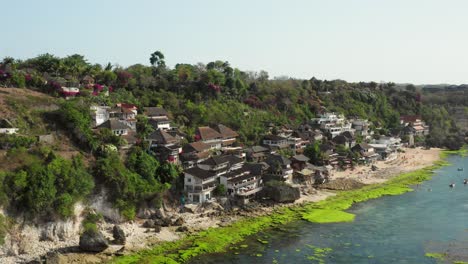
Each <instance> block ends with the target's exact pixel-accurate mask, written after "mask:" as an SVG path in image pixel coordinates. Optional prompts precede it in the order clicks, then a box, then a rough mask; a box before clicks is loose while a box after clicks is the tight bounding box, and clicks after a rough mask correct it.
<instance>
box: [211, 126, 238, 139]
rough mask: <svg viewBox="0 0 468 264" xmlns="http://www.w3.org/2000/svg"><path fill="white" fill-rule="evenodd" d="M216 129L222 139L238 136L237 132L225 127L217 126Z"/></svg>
mask: <svg viewBox="0 0 468 264" xmlns="http://www.w3.org/2000/svg"><path fill="white" fill-rule="evenodd" d="M216 128H217V129H216V130H217V131H218V132H219V133H220V134H221V135H222V136H223V138H233V137H238V136H239V134H237V132H235V131H234V130H232V129H230V128H229V127H227V126H225V125H222V124H219V125H218V126H217V127H216Z"/></svg>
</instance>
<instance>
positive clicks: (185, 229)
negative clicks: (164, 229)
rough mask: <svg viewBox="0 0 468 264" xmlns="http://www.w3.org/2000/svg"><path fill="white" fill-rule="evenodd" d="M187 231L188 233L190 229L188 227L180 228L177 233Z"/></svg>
mask: <svg viewBox="0 0 468 264" xmlns="http://www.w3.org/2000/svg"><path fill="white" fill-rule="evenodd" d="M187 231H188V227H186V226H179V227H178V228H177V229H176V232H187Z"/></svg>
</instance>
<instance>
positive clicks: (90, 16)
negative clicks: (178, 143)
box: [0, 0, 468, 84]
mask: <svg viewBox="0 0 468 264" xmlns="http://www.w3.org/2000/svg"><path fill="white" fill-rule="evenodd" d="M467 10H468V1H465V0H438V1H435V0H235V1H227V0H167V1H159V0H132V1H130V0H127V1H123V0H79V1H78V0H75V1H72V0H69V1H66V0H41V1H36V0H29V1H28V0H14V1H11V0H0V12H1V14H2V19H1V21H2V22H1V26H0V59H1V58H3V57H6V56H11V57H14V58H18V59H26V58H31V57H34V56H37V55H39V54H43V53H52V54H54V55H57V56H60V57H63V56H67V55H71V54H76V53H78V54H82V55H85V57H86V58H87V59H88V61H89V62H92V63H101V64H105V63H107V62H111V63H113V64H118V65H121V66H129V65H132V64H136V63H142V64H148V65H149V57H150V54H151V53H152V52H154V51H156V50H160V51H161V52H163V53H164V55H165V57H166V64H167V65H168V66H170V67H173V66H174V65H175V64H177V63H198V62H202V63H208V62H210V61H215V60H223V61H229V63H230V64H231V66H234V67H237V68H239V69H241V70H250V71H260V70H265V71H267V72H268V73H269V75H270V77H274V76H290V77H294V78H305V79H309V78H311V77H313V76H315V77H316V78H319V79H327V80H332V79H342V80H346V81H351V82H357V81H376V82H381V81H385V82H389V81H392V82H397V83H415V84H439V83H451V84H462V83H468V15H466V11H467Z"/></svg>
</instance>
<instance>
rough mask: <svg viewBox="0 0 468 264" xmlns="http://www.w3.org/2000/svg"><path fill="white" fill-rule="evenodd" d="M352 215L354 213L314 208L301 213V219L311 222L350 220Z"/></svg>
mask: <svg viewBox="0 0 468 264" xmlns="http://www.w3.org/2000/svg"><path fill="white" fill-rule="evenodd" d="M354 217H355V215H354V214H350V213H347V212H343V211H338V210H326V209H316V210H312V211H310V212H306V213H303V214H302V219H304V220H307V221H309V222H313V223H337V222H352V221H353V220H354Z"/></svg>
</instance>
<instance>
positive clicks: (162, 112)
mask: <svg viewBox="0 0 468 264" xmlns="http://www.w3.org/2000/svg"><path fill="white" fill-rule="evenodd" d="M145 114H146V115H147V116H167V111H166V109H164V108H162V107H145Z"/></svg>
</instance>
